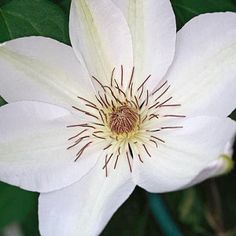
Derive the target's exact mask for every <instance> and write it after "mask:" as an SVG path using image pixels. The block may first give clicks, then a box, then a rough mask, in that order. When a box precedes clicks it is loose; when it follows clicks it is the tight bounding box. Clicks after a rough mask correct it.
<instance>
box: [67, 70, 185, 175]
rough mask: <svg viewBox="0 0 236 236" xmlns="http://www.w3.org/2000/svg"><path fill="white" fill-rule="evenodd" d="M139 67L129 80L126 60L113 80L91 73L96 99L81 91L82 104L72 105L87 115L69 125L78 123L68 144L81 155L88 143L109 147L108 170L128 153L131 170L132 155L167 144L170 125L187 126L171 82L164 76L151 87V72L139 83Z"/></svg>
mask: <svg viewBox="0 0 236 236" xmlns="http://www.w3.org/2000/svg"><path fill="white" fill-rule="evenodd" d="M134 69H135V68H134V67H133V70H132V73H131V76H130V79H129V82H128V84H127V85H126V86H125V85H124V70H123V66H121V68H120V73H119V72H118V73H115V68H114V69H113V71H112V73H111V79H110V83H106V84H103V83H101V81H100V80H99V79H97V78H96V77H94V76H92V79H93V83H97V84H98V85H99V87H98V89H97V92H96V94H95V98H96V100H95V99H93V101H90V100H89V99H87V98H84V97H81V96H78V99H79V100H80V102H79V104H78V105H79V107H77V106H72V107H73V108H74V109H75V110H76V111H78V112H80V113H82V114H83V115H85V116H87V117H88V120H87V122H83V123H77V124H72V125H68V126H67V128H74V129H75V133H72V135H73V136H71V137H70V138H69V139H68V141H70V142H71V144H70V146H69V147H68V148H67V149H68V150H70V149H74V148H77V149H78V152H77V153H76V157H75V159H74V161H77V160H78V159H79V158H80V157H81V156H82V155H84V153H85V152H86V151H87V150H88V149H90V148H92V147H93V146H94V145H99V148H101V150H102V151H103V152H104V153H103V156H104V166H103V167H102V169H103V170H105V175H106V176H108V171H112V169H113V170H114V169H116V167H117V165H118V164H117V163H118V162H119V160H120V159H122V158H125V159H127V163H128V167H129V170H130V172H132V166H133V161H136V159H137V160H139V161H140V162H141V163H143V162H144V160H145V159H144V158H145V157H147V158H149V157H151V156H152V152H153V150H154V149H156V148H158V149H159V148H160V147H161V146H163V145H165V144H166V141H165V131H168V130H169V131H170V130H175V129H181V128H183V126H182V125H180V124H179V122H180V119H181V118H185V115H183V114H181V113H180V114H179V112H178V107H180V106H181V104H179V103H175V102H174V98H173V97H172V94H171V92H170V84H169V82H168V81H163V82H161V83H160V84H159V85H157V87H156V88H153V89H152V90H150V89H149V88H148V87H147V85H146V83H147V81H148V80H149V78H150V77H151V75H149V76H148V77H147V78H146V79H144V80H143V81H142V82H141V83H140V85H139V84H138V85H139V87H138V85H137V84H134V82H135V79H136V78H135V74H134ZM136 83H137V82H136ZM174 121H175V122H174ZM72 130H73V129H72Z"/></svg>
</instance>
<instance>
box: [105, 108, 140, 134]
mask: <svg viewBox="0 0 236 236" xmlns="http://www.w3.org/2000/svg"><path fill="white" fill-rule="evenodd" d="M138 121H139V115H138V112H137V111H136V110H135V109H134V108H132V107H129V106H127V105H122V106H120V107H117V108H115V109H114V110H113V111H112V113H110V120H109V126H110V129H111V131H112V132H113V133H115V134H118V135H120V134H124V133H127V134H128V133H130V132H132V131H134V130H135V128H136V127H137V125H138Z"/></svg>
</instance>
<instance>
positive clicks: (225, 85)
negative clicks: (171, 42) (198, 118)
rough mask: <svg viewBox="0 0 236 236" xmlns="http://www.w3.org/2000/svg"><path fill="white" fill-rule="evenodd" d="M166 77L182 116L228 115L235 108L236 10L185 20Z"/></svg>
mask: <svg viewBox="0 0 236 236" xmlns="http://www.w3.org/2000/svg"><path fill="white" fill-rule="evenodd" d="M166 79H167V80H169V81H170V84H171V87H172V91H173V95H174V97H175V99H176V101H178V103H181V104H182V110H183V111H184V113H185V114H186V115H213V116H223V117H225V116H227V115H229V114H230V113H231V112H232V111H233V110H234V109H235V107H236V13H229V12H227V13H212V14H204V15H200V16H198V17H195V18H193V19H192V20H191V21H189V22H188V23H187V24H186V25H185V26H184V27H183V28H182V29H181V30H180V31H179V32H178V34H177V45H176V56H175V59H174V62H173V66H172V67H171V68H170V70H169V73H168V76H167V78H166Z"/></svg>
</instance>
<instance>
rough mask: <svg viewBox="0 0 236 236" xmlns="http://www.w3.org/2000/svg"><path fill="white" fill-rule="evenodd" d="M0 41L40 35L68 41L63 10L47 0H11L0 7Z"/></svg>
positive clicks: (66, 23) (66, 22)
mask: <svg viewBox="0 0 236 236" xmlns="http://www.w3.org/2000/svg"><path fill="white" fill-rule="evenodd" d="M0 32H1V34H0V42H4V41H7V40H10V39H14V38H19V37H24V36H31V35H37V36H39V35H41V36H45V37H51V38H54V39H57V40H59V41H61V42H64V43H69V36H68V20H67V17H66V15H65V13H64V11H63V10H62V9H61V8H60V7H59V6H57V5H56V4H53V3H51V2H50V1H47V0H34V1H31V0H12V1H9V2H7V3H6V4H3V5H2V6H1V8H0Z"/></svg>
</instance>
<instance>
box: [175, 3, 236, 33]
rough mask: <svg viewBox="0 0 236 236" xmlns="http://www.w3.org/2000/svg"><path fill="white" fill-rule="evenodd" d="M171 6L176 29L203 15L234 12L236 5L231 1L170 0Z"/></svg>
mask: <svg viewBox="0 0 236 236" xmlns="http://www.w3.org/2000/svg"><path fill="white" fill-rule="evenodd" d="M172 5H173V8H174V11H175V15H176V19H177V26H178V28H181V27H182V26H183V25H184V24H185V23H186V22H188V21H189V20H190V19H192V18H193V17H195V16H197V15H200V14H203V13H208V12H224V11H233V12H235V11H236V3H235V1H233V0H172Z"/></svg>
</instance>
